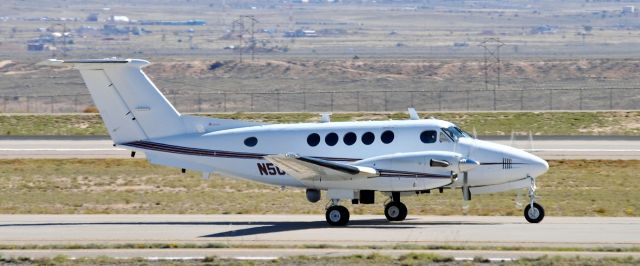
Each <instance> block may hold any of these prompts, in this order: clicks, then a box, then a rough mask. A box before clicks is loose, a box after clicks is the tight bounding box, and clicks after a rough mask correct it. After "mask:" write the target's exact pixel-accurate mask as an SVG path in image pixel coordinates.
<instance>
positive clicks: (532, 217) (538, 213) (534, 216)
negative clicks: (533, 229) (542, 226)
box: [524, 202, 544, 224]
mask: <svg viewBox="0 0 640 266" xmlns="http://www.w3.org/2000/svg"><path fill="white" fill-rule="evenodd" d="M524 218H525V219H527V222H530V223H533V224H537V223H539V222H540V221H542V219H544V208H542V206H540V204H538V203H535V202H534V203H533V208H531V204H527V207H525V208H524Z"/></svg>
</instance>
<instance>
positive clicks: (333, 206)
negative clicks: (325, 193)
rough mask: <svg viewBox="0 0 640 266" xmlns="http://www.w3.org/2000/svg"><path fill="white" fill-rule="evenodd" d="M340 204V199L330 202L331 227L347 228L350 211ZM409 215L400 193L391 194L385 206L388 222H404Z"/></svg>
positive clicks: (326, 216) (328, 216) (328, 217)
mask: <svg viewBox="0 0 640 266" xmlns="http://www.w3.org/2000/svg"><path fill="white" fill-rule="evenodd" d="M339 202H340V200H339V199H331V201H330V202H329V207H327V212H326V213H325V218H326V219H327V223H328V224H329V225H332V226H345V225H347V223H349V210H348V209H347V208H345V207H344V206H341V205H338V203H339ZM371 203H373V202H371ZM368 204H370V203H368ZM407 213H408V211H407V206H405V205H404V203H402V202H400V192H391V201H389V202H388V203H387V204H385V206H384V216H385V217H387V220H388V221H390V222H396V221H404V219H405V218H407Z"/></svg>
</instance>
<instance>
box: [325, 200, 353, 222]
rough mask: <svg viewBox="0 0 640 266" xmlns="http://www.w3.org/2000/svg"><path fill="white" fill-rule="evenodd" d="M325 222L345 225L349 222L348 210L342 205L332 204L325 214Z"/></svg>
mask: <svg viewBox="0 0 640 266" xmlns="http://www.w3.org/2000/svg"><path fill="white" fill-rule="evenodd" d="M325 216H326V218H327V223H328V224H329V225H333V226H345V225H347V223H348V222H349V210H348V209H347V208H345V207H344V206H340V205H334V206H331V207H329V208H328V209H327V212H326V214H325Z"/></svg>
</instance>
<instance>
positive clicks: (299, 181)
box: [47, 59, 549, 226]
mask: <svg viewBox="0 0 640 266" xmlns="http://www.w3.org/2000/svg"><path fill="white" fill-rule="evenodd" d="M47 63H48V64H55V65H57V64H70V65H72V66H73V67H75V68H76V69H78V70H80V73H81V75H82V78H83V79H84V81H85V83H86V85H87V87H88V89H89V91H90V93H91V96H92V98H93V101H94V103H95V104H96V106H97V107H98V109H99V111H100V115H101V116H102V120H103V121H104V123H105V125H106V127H107V129H108V131H109V135H110V136H111V139H112V140H113V142H114V146H119V147H124V148H126V149H130V150H132V156H134V155H135V152H144V153H145V154H146V158H147V160H148V161H149V162H150V163H152V164H159V165H165V166H171V167H177V168H182V171H183V172H184V171H185V169H189V170H193V171H198V172H202V173H203V177H205V178H206V177H208V176H209V174H210V173H217V174H219V175H222V176H228V177H235V178H243V179H248V180H252V181H257V182H262V183H266V184H270V185H276V186H282V187H298V188H305V189H306V196H307V199H308V200H309V201H310V202H318V201H319V200H320V198H321V193H320V192H321V191H323V190H324V191H327V192H326V197H327V198H328V199H329V204H328V205H327V206H328V207H327V208H326V220H327V223H329V224H330V225H336V226H342V225H346V224H347V223H348V221H349V211H348V209H347V208H345V207H344V206H342V205H340V201H341V200H350V201H351V203H352V204H373V203H374V202H375V195H376V194H375V193H374V192H375V191H380V192H382V193H383V194H384V195H386V196H388V197H389V199H388V202H387V203H386V204H385V210H384V214H385V216H386V218H387V219H388V220H389V221H402V220H404V219H405V217H406V216H407V207H406V206H405V205H404V204H403V203H402V202H401V196H409V195H416V194H421V193H429V192H430V191H431V190H433V189H438V190H439V191H440V192H442V190H443V189H461V190H462V195H463V199H464V200H470V199H471V196H472V195H477V194H485V193H495V192H501V191H508V190H515V189H522V188H528V190H529V197H530V201H529V204H527V205H526V208H525V209H524V216H525V218H526V220H527V221H529V222H531V223H538V222H540V221H541V220H542V219H543V218H544V209H543V208H542V206H540V205H539V204H538V203H536V201H535V199H536V197H535V191H536V185H535V181H536V178H537V177H538V176H540V175H542V174H544V173H545V172H546V171H547V170H548V169H549V165H548V164H547V162H546V161H544V160H543V159H541V158H539V157H537V156H534V155H532V154H529V153H527V152H524V151H522V150H519V149H515V148H512V147H509V146H504V145H499V144H495V143H491V142H487V141H482V140H478V139H475V138H474V137H472V136H470V135H469V134H468V133H465V132H464V131H463V130H461V129H460V128H458V127H457V126H456V125H454V124H452V123H450V122H447V121H442V120H437V119H432V118H429V119H419V118H418V115H417V113H416V112H415V110H412V109H410V111H409V113H410V119H409V120H402V121H369V122H330V121H328V120H329V119H328V117H324V118H323V122H320V123H301V124H263V123H256V122H247V121H238V120H230V119H218V118H207V117H198V116H191V115H182V114H180V113H178V111H176V109H175V108H174V107H173V106H172V105H171V103H169V101H167V99H166V98H165V97H164V96H163V95H162V94H161V93H160V91H159V90H158V89H157V88H156V86H155V85H154V84H153V83H152V82H151V80H149V78H148V77H147V76H146V75H145V73H144V72H143V71H142V67H144V66H146V65H148V64H149V62H147V61H144V60H139V59H126V60H117V59H97V60H71V61H62V60H55V59H51V60H49V61H48V62H47Z"/></svg>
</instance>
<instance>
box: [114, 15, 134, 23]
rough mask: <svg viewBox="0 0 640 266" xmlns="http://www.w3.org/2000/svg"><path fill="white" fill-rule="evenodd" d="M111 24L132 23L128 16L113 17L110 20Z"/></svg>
mask: <svg viewBox="0 0 640 266" xmlns="http://www.w3.org/2000/svg"><path fill="white" fill-rule="evenodd" d="M109 22H113V23H129V22H131V20H130V19H129V17H127V16H116V15H112V16H111V17H110V18H109Z"/></svg>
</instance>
